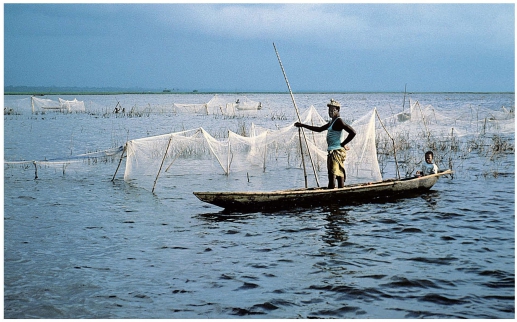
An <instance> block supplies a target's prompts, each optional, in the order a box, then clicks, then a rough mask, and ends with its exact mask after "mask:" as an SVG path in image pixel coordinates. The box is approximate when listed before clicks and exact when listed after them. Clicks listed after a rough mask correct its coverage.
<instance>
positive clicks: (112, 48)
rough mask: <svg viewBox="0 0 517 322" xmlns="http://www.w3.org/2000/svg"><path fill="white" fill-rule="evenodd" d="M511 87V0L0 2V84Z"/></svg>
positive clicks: (279, 89)
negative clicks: (0, 51) (421, 0)
mask: <svg viewBox="0 0 517 322" xmlns="http://www.w3.org/2000/svg"><path fill="white" fill-rule="evenodd" d="M273 43H275V45H276V48H277V50H278V53H279V55H280V58H281V61H282V64H283V66H284V69H285V72H286V76H287V78H288V81H289V83H290V86H291V88H292V90H293V91H294V92H296V91H317V92H333V91H337V92H355V91H359V92H376V91H381V92H382V91H387V92H389V91H396V92H400V91H404V88H405V87H407V90H408V92H513V91H514V88H515V5H514V4H513V3H502V4H475V3H470V4H468V3H463V4H462V3H459V4H449V3H438V4H404V3H399V4H391V3H384V4H380V3H371V4H360V3H327V4H310V3H300V4H293V3H286V4H278V3H229V4H219V3H205V4H192V3H175V4H168V3H156V4H130V3H127V4H116V3H112V4H108V3H98V4H88V3H84V4H78V3H69V4H45V3H40V4H24V3H19V4H14V3H12V4H11V3H4V86H9V85H12V86H57V87H118V88H146V89H147V88H152V89H158V90H161V89H171V90H181V91H193V90H198V91H223V92H224V91H226V92H228V91H248V92H249V91H252V92H255V91H257V92H261V91H273V92H285V91H287V86H286V82H285V80H284V77H283V74H282V70H281V68H280V64H279V62H278V59H277V56H276V54H275V50H274V48H273Z"/></svg>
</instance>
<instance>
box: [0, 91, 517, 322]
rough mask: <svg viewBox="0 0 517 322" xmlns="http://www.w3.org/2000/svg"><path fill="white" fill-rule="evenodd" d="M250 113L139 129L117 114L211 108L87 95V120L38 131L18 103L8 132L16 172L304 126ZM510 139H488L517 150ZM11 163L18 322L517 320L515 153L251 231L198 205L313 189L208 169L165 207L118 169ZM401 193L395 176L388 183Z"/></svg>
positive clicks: (36, 118)
mask: <svg viewBox="0 0 517 322" xmlns="http://www.w3.org/2000/svg"><path fill="white" fill-rule="evenodd" d="M226 96H227V97H228V100H234V99H235V97H237V96H238V95H229V94H228V95H226ZM247 96H248V98H249V99H252V100H255V101H261V102H263V105H264V108H263V110H261V111H259V112H257V113H251V114H246V115H241V116H232V117H224V116H213V115H199V114H188V113H167V112H165V113H148V114H144V115H140V116H139V117H128V116H122V115H115V114H112V113H111V111H112V110H113V108H114V107H115V105H116V104H117V101H118V102H120V103H121V105H122V106H123V107H127V109H130V108H132V107H138V108H139V109H140V110H143V109H145V107H146V106H149V107H156V106H161V107H163V106H165V107H167V106H170V105H172V103H199V102H207V101H208V100H210V99H211V97H212V95H209V94H206V95H205V94H188V95H187V94H185V95H179V94H170V95H118V96H114V95H84V96H77V99H78V100H84V101H85V104H86V109H87V112H88V113H71V114H65V113H53V112H50V113H49V112H47V113H36V114H32V113H31V107H30V99H29V98H28V97H21V96H5V97H4V104H5V106H7V107H9V108H12V109H13V111H14V114H13V115H4V160H5V161H8V162H10V161H20V160H26V161H27V160H29V161H30V160H35V161H44V160H51V159H60V158H61V159H62V158H67V157H70V156H75V155H79V154H83V153H88V152H94V151H102V150H107V149H110V148H117V147H120V146H122V145H123V144H124V143H125V141H126V140H131V139H135V138H142V137H147V136H153V135H159V134H164V133H169V132H176V131H181V130H185V129H192V128H197V127H200V126H202V127H203V128H205V129H206V130H207V131H208V132H210V133H224V132H225V131H226V130H227V129H231V130H232V131H237V130H238V129H239V128H242V127H246V126H249V125H250V124H251V123H252V122H253V123H255V124H260V125H263V126H270V127H271V128H273V127H278V126H282V125H286V124H290V123H292V122H294V120H295V116H294V114H293V111H292V102H291V101H290V97H289V95H285V94H250V95H247ZM402 96H403V95H402V94H383V93H380V94H378V93H372V94H332V95H331V94H300V95H296V96H295V97H296V98H297V103H298V106H299V108H300V109H305V108H307V107H309V106H310V105H314V106H315V107H317V109H318V110H319V111H320V114H321V115H325V111H326V107H325V104H326V102H327V101H328V100H329V99H330V98H331V97H332V98H335V99H337V100H339V101H342V102H346V104H345V106H346V109H344V110H343V112H342V115H343V116H345V117H346V116H348V117H350V118H353V117H354V115H358V116H360V115H363V114H365V113H366V112H367V111H368V110H370V109H371V108H373V107H377V108H378V109H379V111H380V112H382V111H384V112H386V111H389V110H394V109H400V108H401V106H402V102H403V97H402ZM60 97H61V98H64V99H73V98H75V97H74V96H60ZM50 98H51V99H54V100H57V98H58V96H51V97H50ZM415 101H419V102H420V103H421V104H422V105H426V106H427V105H431V106H433V107H435V108H436V109H437V110H439V111H442V112H447V111H450V112H452V113H455V111H459V110H460V109H465V108H470V109H471V110H472V109H473V107H474V108H475V109H476V110H478V111H479V110H481V109H483V110H485V109H487V110H493V111H499V110H501V108H502V107H503V106H504V107H505V108H506V109H508V108H513V107H514V104H515V98H514V95H513V94H450V93H448V94H412V95H411V102H415ZM405 104H408V102H406V103H405ZM386 113H387V112H386ZM344 114H345V115H344ZM513 122H514V121H513V120H510V121H509V122H508V120H506V121H504V122H502V123H504V124H503V125H504V126H501V127H499V126H498V127H497V129H496V130H494V131H495V132H496V133H494V132H492V133H490V134H487V135H490V137H492V136H496V137H502V138H503V140H504V142H506V143H507V146H508V145H510V146H512V147H513V146H514V135H515V130H514V125H513ZM432 130H433V129H431V131H432ZM490 151H492V150H490ZM8 162H6V163H5V165H4V317H5V318H268V319H269V318H282V319H283V318H363V319H370V318H372V319H380V318H508V319H513V318H514V317H515V154H514V152H513V148H512V149H507V150H506V151H505V152H504V153H495V152H493V151H492V152H490V153H476V152H475V151H474V152H472V153H470V154H468V155H467V157H465V159H464V160H462V161H461V162H460V161H457V162H456V161H455V163H454V169H453V170H455V175H454V177H453V178H441V179H440V180H439V181H438V183H437V184H436V185H435V186H434V187H433V188H432V190H431V191H429V192H428V193H425V194H423V195H421V196H419V197H415V198H408V199H400V200H394V201H389V202H385V203H366V204H361V205H355V206H350V207H348V206H347V207H332V208H329V207H319V208H313V209H291V210H286V211H279V212H275V213H261V212H253V209H250V212H249V213H245V214H226V213H223V212H222V211H221V210H222V209H220V208H218V207H216V206H211V205H208V204H204V203H202V202H200V201H199V200H198V199H196V197H195V196H194V195H193V194H192V192H193V191H199V190H230V191H231V190H242V189H246V188H250V187H253V188H257V187H258V188H260V189H265V190H268V189H279V188H282V189H283V188H287V187H291V188H297V187H301V186H303V175H302V171H301V170H300V169H299V168H289V169H285V168H282V167H279V168H272V169H268V171H266V173H263V174H262V175H259V174H258V173H253V175H252V176H251V177H249V175H247V174H246V173H232V174H230V175H229V176H226V175H224V174H222V173H220V172H217V171H212V170H210V169H211V168H210V169H200V170H199V173H198V172H190V173H186V174H181V175H179V174H178V175H176V176H172V177H170V178H168V181H164V182H160V183H161V184H160V185H159V187H158V188H159V189H157V190H156V191H155V193H154V194H153V193H151V192H150V191H149V189H148V187H142V186H140V185H138V184H133V183H131V182H125V181H124V180H123V174H122V172H123V170H120V171H121V172H119V173H118V174H117V176H116V178H115V180H114V181H112V177H113V175H114V173H115V171H116V168H117V164H118V158H116V157H114V158H109V159H108V160H104V159H99V160H97V161H95V160H89V161H81V162H78V163H74V164H70V165H68V166H66V167H63V166H49V165H45V166H40V167H38V178H37V179H35V168H34V165H33V164H31V163H26V164H24V163H20V164H12V163H8ZM393 175H394V170H393V167H392V164H391V163H389V164H388V165H387V166H386V169H385V173H384V177H385V178H389V177H393ZM320 178H324V176H323V177H320Z"/></svg>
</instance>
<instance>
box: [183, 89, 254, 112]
mask: <svg viewBox="0 0 517 322" xmlns="http://www.w3.org/2000/svg"><path fill="white" fill-rule="evenodd" d="M233 101H234V102H228V99H227V98H225V97H221V96H219V95H217V94H216V95H214V96H213V97H212V99H210V101H208V102H207V103H197V104H180V103H174V104H173V106H174V112H177V113H194V114H207V115H209V114H222V115H229V116H232V115H235V114H236V112H239V111H254V110H260V109H261V108H262V103H261V102H255V101H252V100H250V99H249V98H247V97H246V96H244V97H242V98H238V99H237V100H233Z"/></svg>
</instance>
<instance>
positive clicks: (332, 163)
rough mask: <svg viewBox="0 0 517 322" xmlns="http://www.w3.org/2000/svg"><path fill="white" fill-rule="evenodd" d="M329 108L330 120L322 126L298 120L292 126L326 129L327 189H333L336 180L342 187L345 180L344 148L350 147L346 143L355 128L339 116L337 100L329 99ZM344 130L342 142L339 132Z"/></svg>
mask: <svg viewBox="0 0 517 322" xmlns="http://www.w3.org/2000/svg"><path fill="white" fill-rule="evenodd" d="M327 107H328V108H329V117H331V120H330V121H329V122H328V123H327V124H325V125H323V126H311V125H307V124H303V123H300V122H296V123H295V124H294V126H296V127H304V128H306V129H308V130H311V131H314V132H323V131H325V130H328V132H327V144H328V149H327V150H328V155H327V168H328V176H329V185H328V188H329V189H333V188H335V187H336V180H337V184H338V188H343V187H344V185H345V180H346V173H345V166H344V163H345V159H346V150H349V149H350V148H349V147H348V146H347V145H346V144H347V143H348V142H350V141H352V139H353V138H354V137H355V130H354V129H353V128H352V127H351V126H350V125H348V124H346V123H345V122H344V121H343V119H341V117H340V116H339V110H340V108H341V105H340V104H339V102H337V101H335V100H333V99H331V100H330V103H329V104H327ZM342 131H346V132H347V133H348V136H347V137H346V138H345V140H344V141H343V142H341V132H342Z"/></svg>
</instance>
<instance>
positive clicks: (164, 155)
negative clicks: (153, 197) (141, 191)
mask: <svg viewBox="0 0 517 322" xmlns="http://www.w3.org/2000/svg"><path fill="white" fill-rule="evenodd" d="M171 142H172V135H171V137H170V139H169V143H167V149H165V153H164V154H163V159H162V163H161V164H160V169H159V170H158V173H157V174H156V179H154V184H153V190H151V192H153V193H154V188H155V187H156V182H157V181H158V177H159V176H160V172H161V171H162V167H163V163H164V162H165V158H166V157H167V153H168V152H169V147H170V146H171Z"/></svg>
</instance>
